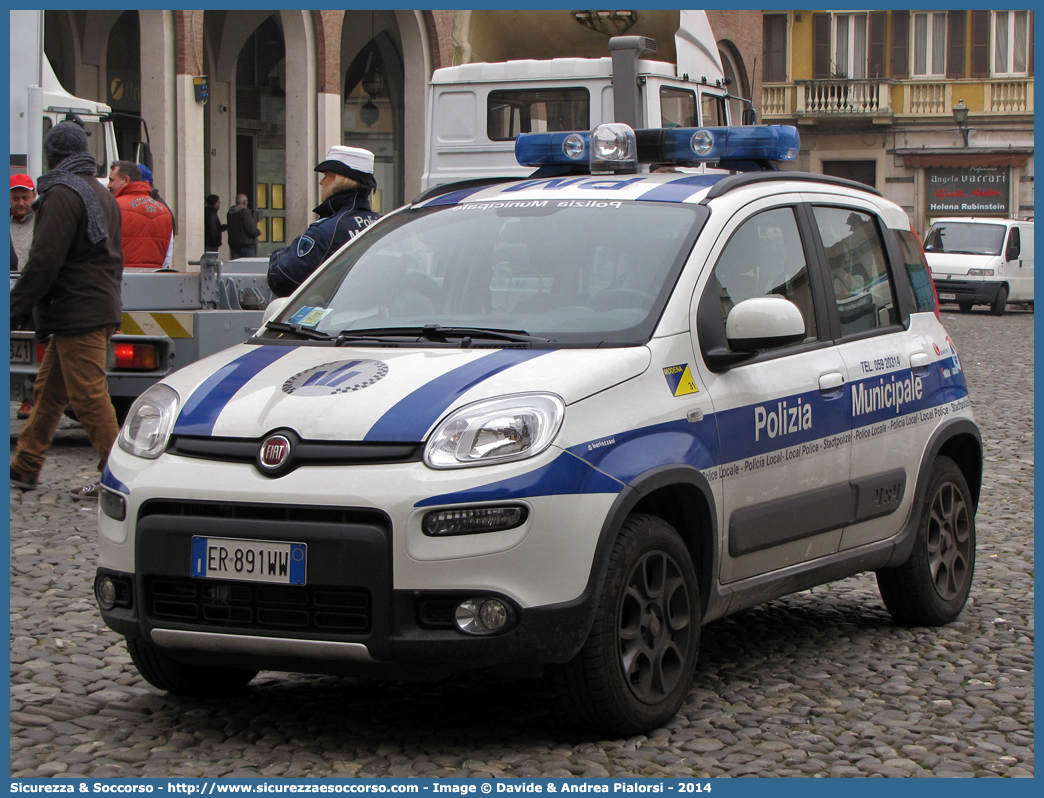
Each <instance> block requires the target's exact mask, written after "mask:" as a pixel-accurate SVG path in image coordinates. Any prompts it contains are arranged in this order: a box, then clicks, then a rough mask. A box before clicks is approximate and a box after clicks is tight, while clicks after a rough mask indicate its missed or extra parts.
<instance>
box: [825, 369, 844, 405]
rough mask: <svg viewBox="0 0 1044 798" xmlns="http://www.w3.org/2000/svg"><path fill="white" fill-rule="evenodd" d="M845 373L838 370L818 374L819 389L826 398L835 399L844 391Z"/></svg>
mask: <svg viewBox="0 0 1044 798" xmlns="http://www.w3.org/2000/svg"><path fill="white" fill-rule="evenodd" d="M844 385H845V375H844V374H842V373H841V372H840V371H831V372H828V373H826V374H820V375H819V391H820V393H822V394H823V395H824V396H825V398H827V399H837V398H838V397H839V396H841V395H842V393H844V391H842V388H844Z"/></svg>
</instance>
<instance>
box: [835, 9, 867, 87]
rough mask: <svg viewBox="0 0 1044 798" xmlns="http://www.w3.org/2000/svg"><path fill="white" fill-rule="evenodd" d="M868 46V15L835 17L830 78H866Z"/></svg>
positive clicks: (839, 15) (838, 15)
mask: <svg viewBox="0 0 1044 798" xmlns="http://www.w3.org/2000/svg"><path fill="white" fill-rule="evenodd" d="M866 44H867V19H866V14H836V15H834V46H833V48H832V52H833V61H832V63H831V67H830V77H832V78H842V79H844V78H852V79H855V80H859V79H862V78H865V77H866V53H867V47H866Z"/></svg>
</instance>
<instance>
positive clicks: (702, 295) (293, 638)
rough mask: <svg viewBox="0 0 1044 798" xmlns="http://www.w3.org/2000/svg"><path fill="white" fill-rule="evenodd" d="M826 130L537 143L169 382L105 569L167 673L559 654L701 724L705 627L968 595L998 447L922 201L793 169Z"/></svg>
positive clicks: (141, 436) (579, 702)
mask: <svg viewBox="0 0 1044 798" xmlns="http://www.w3.org/2000/svg"><path fill="white" fill-rule="evenodd" d="M798 146H799V142H798V135H797V131H796V130H795V129H794V128H787V127H774V126H763V127H748V128H731V129H730V128H700V129H681V128H676V129H667V130H639V131H632V130H631V129H630V128H627V127H626V126H621V125H609V126H603V127H600V128H598V129H596V130H595V131H589V132H588V131H581V132H576V133H553V134H532V135H523V136H521V137H520V138H519V139H518V142H517V145H516V153H517V156H518V158H519V161H520V162H521V163H522V164H525V165H530V166H534V167H538V168H537V170H536V171H535V173H534V174H533V175H532V176H531V177H529V178H527V179H505V180H499V181H497V180H479V181H471V182H467V183H457V184H452V185H448V186H442V187H439V188H437V189H433V190H431V191H428V192H426V193H425V194H423V195H421V196H420V197H418V198H417V199H416V200H415V201H414V202H413V203H411V204H410V205H408V206H406V207H404V208H402V209H400V210H398V211H396V212H394V213H391V214H389V215H388V216H386V217H385V218H383V219H382V220H381V221H380V222H379V223H377V224H376V225H374V226H373V227H371V228H370V229H369V230H368V231H367V232H366V233H365V234H363V235H361V236H359V237H358V238H356V239H355V240H354V241H352V242H350V243H349V244H347V245H346V246H345V247H344V248H343V249H342V250H340V251H339V252H338V253H337V254H336V255H335V256H334V257H332V258H331V259H330V260H329V261H328V262H327V263H326V264H325V265H324V266H323V267H322V268H321V269H320V270H319V271H317V272H316V273H315V274H314V275H313V276H312V277H311V278H310V279H309V280H308V282H306V283H305V284H304V285H302V286H301V288H300V289H299V290H298V291H297V292H296V293H295V294H294V295H293V296H292V297H290V298H289V299H288V300H285V301H282V300H280V301H279V302H278V303H277V305H276V306H275V307H273V308H270V310H269V315H268V320H267V322H266V324H265V326H264V327H263V329H262V330H261V331H260V332H259V333H258V334H257V335H255V336H254V337H253V338H251V339H250V340H249V341H247V342H246V343H244V344H242V345H240V346H236V347H233V348H231V349H228V350H226V351H224V352H221V353H219V354H217V355H215V356H213V357H210V358H208V359H206V360H202V361H200V362H198V363H194V364H192V365H190V366H188V367H187V368H185V369H182V370H180V371H178V372H176V373H174V374H172V375H171V376H170V377H168V378H167V379H165V380H164V381H163V382H162V383H160V384H158V385H156V386H154V387H153V388H151V389H149V390H148V391H147V392H146V393H145V394H143V395H142V397H141V398H140V399H139V400H138V401H137V402H136V403H135V405H134V407H133V409H132V410H131V412H130V415H129V418H128V420H127V422H126V424H125V425H124V427H123V429H122V431H121V433H120V437H119V441H118V444H117V445H116V446H115V447H114V449H113V452H112V456H111V457H110V459H109V462H108V468H107V470H106V471H105V473H104V476H103V486H104V490H103V495H102V497H101V502H100V514H99V519H100V521H99V527H100V542H101V546H100V551H101V558H100V566H99V568H98V571H97V577H96V582H95V592H96V597H97V600H98V603H99V605H100V607H101V610H102V615H103V617H104V619H105V621H106V623H107V624H108V625H109V626H110V627H111V628H112V629H114V630H116V631H117V632H119V633H121V634H123V635H124V636H125V637H126V638H127V645H128V648H129V650H130V654H131V657H132V658H133V660H134V662H135V664H136V666H137V668H138V670H139V671H140V672H141V674H142V675H143V676H144V677H145V678H146V679H147V680H148V681H149V682H151V683H152V684H153V685H155V686H157V687H159V688H161V689H164V690H169V691H174V692H181V693H189V694H212V695H213V694H221V693H225V692H227V691H229V690H232V689H236V688H239V687H241V686H243V685H245V684H246V683H247V682H249V681H250V680H251V678H253V676H254V675H255V674H256V673H257V672H258V670H259V669H268V670H276V671H296V672H315V673H347V674H373V675H379V676H389V675H393V674H396V673H399V671H400V669H402V668H413V669H419V670H421V671H426V672H430V673H434V672H443V671H444V670H445V669H447V668H449V669H455V668H461V669H463V668H472V667H476V666H490V667H494V668H495V667H498V666H503V667H508V666H517V665H520V664H524V665H532V666H541V667H545V668H546V669H547V670H549V671H550V672H552V673H553V675H554V677H555V680H556V683H557V684H558V685H559V687H560V688H561V690H562V692H563V695H564V697H565V704H566V706H567V707H568V708H569V711H570V712H571V714H572V716H573V717H574V718H575V719H578V720H580V721H581V722H583V723H585V724H588V725H590V726H592V727H597V728H600V729H603V730H606V731H609V732H614V733H618V734H628V733H634V732H640V731H645V730H649V729H651V728H654V727H656V726H658V725H661V724H663V723H665V722H666V721H667V720H669V719H670V718H671V717H672V716H673V715H674V713H676V712H677V710H678V709H679V707H680V706H681V704H682V702H683V700H684V699H685V697H686V694H687V692H688V690H689V681H690V678H691V674H692V671H693V665H694V663H695V661H696V656H697V651H698V648H699V639H700V628H701V625H702V624H705V623H707V622H709V621H712V620H714V619H716V618H721V617H722V616H725V615H728V614H730V613H735V612H737V611H740V610H742V609H744V608H746V607H750V606H751V605H754V604H756V603H759V602H763V601H766V600H768V599H772V598H775V597H779V596H783V595H786V594H789V593H793V592H795V591H800V590H805V589H808V588H810V587H812V586H815V585H820V584H823V583H827V582H831V581H834V580H838V579H841V578H843V577H846V576H849V575H852V574H855V573H859V572H864V571H876V574H877V580H878V583H879V585H880V590H881V595H882V597H883V600H884V603H885V605H886V606H887V608H888V610H889V611H890V612H891V614H892V615H893V617H894V618H895V619H896V621H897V622H899V623H904V624H916V625H932V624H943V623H946V622H948V621H951V620H953V619H954V618H955V617H957V615H958V614H959V613H960V611H961V610H962V608H963V606H964V604H965V601H966V599H967V597H968V593H969V589H970V586H971V582H972V573H973V570H974V563H975V520H974V519H975V511H976V506H977V503H978V499H979V490H980V484H981V473H982V459H983V454H982V444H981V440H980V435H979V432H978V429H977V427H976V424H975V422H974V420H973V417H972V412H971V408H970V406H969V401H968V390H967V387H966V384H965V379H964V374H963V372H962V369H961V361H960V358H959V357H958V353H957V350H956V347H955V346H954V343H953V341H952V340H951V339H950V338H949V337H948V336H947V333H946V330H945V329H944V328H943V326H942V324H941V323H940V320H939V316H938V301H937V298H936V297H935V295H934V292H933V286H932V279H931V275H930V273H929V270H928V268H927V266H926V263H925V259H924V254H923V252H922V249H921V246H920V244H919V242H918V240H917V238H916V236H915V235H914V234H912V233H911V230H910V222H909V220H908V218H907V216H906V214H905V213H904V212H903V210H902V209H901V208H900V207H899V206H897V205H895V204H893V203H892V202H890V201H888V200H886V199H884V198H882V197H881V196H880V195H879V194H878V193H877V192H875V191H874V190H873V189H871V188H869V187H867V186H864V185H861V184H857V183H852V182H848V181H845V180H840V179H834V178H830V177H826V176H823V175H812V174H805V173H800V172H792V171H779V170H778V169H776V168H775V163H774V162H775V161H777V160H787V159H793V158H794V157H795V156H796V154H797V150H798ZM645 164H652V166H651V167H650V166H648V165H645ZM701 165H702V166H701ZM708 165H709V166H711V167H715V168H710V169H708V168H707V166H708Z"/></svg>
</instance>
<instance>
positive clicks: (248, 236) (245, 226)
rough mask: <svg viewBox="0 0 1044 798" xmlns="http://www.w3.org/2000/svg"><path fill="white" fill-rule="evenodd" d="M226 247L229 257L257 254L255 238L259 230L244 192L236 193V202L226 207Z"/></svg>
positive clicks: (259, 234) (258, 235)
mask: <svg viewBox="0 0 1044 798" xmlns="http://www.w3.org/2000/svg"><path fill="white" fill-rule="evenodd" d="M226 218H227V219H228V225H227V227H228V248H229V251H230V252H231V257H232V259H233V260H234V259H235V258H253V257H254V256H255V255H257V239H258V238H260V237H261V231H260V230H259V229H258V227H257V220H256V219H255V218H254V213H253V211H251V210H250V207H249V206H248V205H247V195H246V194H236V204H235V205H233V206H232V207H231V208H229V209H228V216H227V217H226Z"/></svg>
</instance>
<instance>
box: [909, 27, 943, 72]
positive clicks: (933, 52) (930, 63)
mask: <svg viewBox="0 0 1044 798" xmlns="http://www.w3.org/2000/svg"><path fill="white" fill-rule="evenodd" d="M912 22H913V30H912V35H911V39H912V42H913V72H912V74H913V75H915V76H917V77H934V76H942V75H945V74H946V12H945V11H929V12H925V13H914V14H913V20H912Z"/></svg>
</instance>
